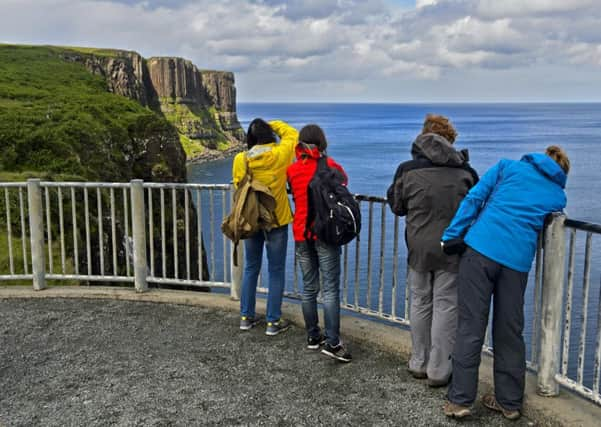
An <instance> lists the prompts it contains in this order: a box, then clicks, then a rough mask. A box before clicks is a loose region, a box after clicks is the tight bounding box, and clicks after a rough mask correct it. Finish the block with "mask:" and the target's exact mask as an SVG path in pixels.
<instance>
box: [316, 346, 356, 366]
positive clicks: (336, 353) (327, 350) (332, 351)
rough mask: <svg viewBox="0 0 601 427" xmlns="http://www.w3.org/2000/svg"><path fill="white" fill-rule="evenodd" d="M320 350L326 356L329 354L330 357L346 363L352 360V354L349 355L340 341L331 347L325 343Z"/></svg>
mask: <svg viewBox="0 0 601 427" xmlns="http://www.w3.org/2000/svg"><path fill="white" fill-rule="evenodd" d="M321 352H322V353H323V354H325V355H326V356H330V357H331V358H333V359H336V360H338V361H340V362H344V363H348V362H350V361H351V360H353V356H351V354H350V353H349V352H348V351H347V350H346V348H345V347H344V345H342V343H340V344H338V345H337V346H335V347H332V346H331V345H330V344H328V343H326V345H324V347H323V349H321Z"/></svg>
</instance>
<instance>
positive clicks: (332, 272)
mask: <svg viewBox="0 0 601 427" xmlns="http://www.w3.org/2000/svg"><path fill="white" fill-rule="evenodd" d="M296 257H297V260H298V264H299V265H300V268H301V271H302V273H303V298H302V301H303V303H302V307H303V317H304V318H305V327H306V329H307V334H308V335H309V336H310V337H313V338H317V337H319V335H320V333H321V332H320V330H319V325H318V322H319V319H318V315H317V294H318V293H319V285H320V283H319V282H320V280H319V277H320V275H321V280H322V282H323V316H324V321H325V322H324V323H325V336H326V341H327V343H328V344H330V345H331V346H337V345H338V344H339V343H340V247H338V246H330V245H326V244H324V243H321V242H319V241H316V242H306V241H305V242H296Z"/></svg>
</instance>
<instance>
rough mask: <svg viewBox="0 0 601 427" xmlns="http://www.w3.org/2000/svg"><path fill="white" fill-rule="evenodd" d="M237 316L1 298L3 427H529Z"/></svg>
mask: <svg viewBox="0 0 601 427" xmlns="http://www.w3.org/2000/svg"><path fill="white" fill-rule="evenodd" d="M237 326H238V316H237V315H235V314H233V313H227V312H221V311H215V310H212V309H204V308H199V307H188V306H177V305H167V304H152V303H141V302H122V301H112V300H61V299H39V300H38V299H35V300H33V299H32V300H19V299H17V300H14V299H11V300H0V425H3V424H5V425H7V426H18V425H28V426H29V425H56V426H59V425H60V426H64V425H86V426H94V425H115V424H116V425H198V424H212V425H214V424H219V425H234V424H244V425H322V424H325V425H354V426H357V425H401V426H446V425H458V424H460V425H465V426H473V425H487V426H502V425H511V426H523V425H532V423H530V422H529V421H528V420H526V419H524V418H522V419H521V420H519V421H518V422H507V421H505V420H504V419H503V418H502V417H501V416H500V415H497V414H493V413H491V412H490V411H488V410H487V409H486V408H483V407H482V406H481V405H480V404H478V405H477V406H476V408H475V416H474V417H473V418H472V419H471V420H470V421H467V422H461V423H457V422H455V421H453V420H449V419H447V418H445V416H444V415H443V414H442V411H441V408H442V405H443V403H444V394H445V391H444V390H441V389H437V390H432V389H429V388H428V387H427V386H426V385H425V383H424V382H423V381H421V382H420V381H416V380H414V379H412V378H411V377H410V376H409V375H408V374H407V373H406V371H405V364H404V363H403V361H402V360H400V359H398V357H396V356H392V355H390V354H388V353H384V352H381V351H379V350H378V349H376V348H370V347H369V346H364V345H358V344H355V343H352V342H351V343H348V344H349V349H350V350H351V351H352V354H353V357H354V361H353V362H352V363H350V364H340V363H337V362H335V361H332V360H330V359H327V358H326V357H325V356H322V355H320V354H319V353H317V352H310V351H309V350H305V348H304V342H305V335H304V331H303V330H302V329H301V328H300V327H298V326H295V327H293V328H292V329H291V330H289V331H288V332H286V333H285V334H283V335H280V336H277V337H267V336H265V334H264V324H263V325H259V327H258V328H255V329H253V330H252V331H250V332H240V331H239V330H238V328H237Z"/></svg>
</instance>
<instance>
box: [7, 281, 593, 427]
mask: <svg viewBox="0 0 601 427" xmlns="http://www.w3.org/2000/svg"><path fill="white" fill-rule="evenodd" d="M7 298H81V299H115V300H125V301H144V302H155V303H168V304H180V305H192V306H203V307H211V308H218V309H222V310H229V311H234V312H236V311H238V309H239V303H238V302H237V301H233V300H231V299H230V298H229V296H228V295H226V294H217V293H203V292H198V293H197V292H190V291H176V290H158V289H153V290H151V291H149V292H144V293H136V292H135V291H134V290H133V289H131V288H108V287H76V286H73V287H51V288H47V289H45V290H43V291H35V290H33V288H31V287H25V286H0V299H7ZM257 309H258V311H259V312H262V313H264V312H265V301H264V300H263V299H259V300H258V301H257ZM282 312H283V313H284V317H286V318H287V319H290V320H291V321H292V322H294V323H295V324H297V325H298V326H300V327H303V318H302V314H301V310H300V307H299V306H298V304H292V303H284V304H283V306H282ZM341 330H342V334H343V336H344V337H348V338H351V339H352V340H353V341H357V342H361V343H366V344H369V345H376V346H378V347H379V348H381V349H383V350H385V351H388V352H390V353H393V354H397V355H400V356H402V357H403V358H405V359H407V358H408V357H409V355H410V353H411V336H410V334H409V331H407V330H404V329H401V328H396V327H392V326H389V325H386V324H384V323H378V322H373V321H370V320H366V319H362V318H358V317H354V316H342V318H341ZM492 365H493V363H492V358H489V357H483V359H482V364H481V367H480V383H481V384H480V390H486V391H490V390H492V385H493V376H492ZM442 404H443V402H441V407H442ZM523 412H524V415H525V416H526V417H528V418H530V419H531V420H534V421H536V422H537V424H538V425H557V424H559V425H565V426H583V427H584V426H597V425H599V420H601V408H600V407H598V406H596V405H594V404H593V403H591V402H588V401H586V400H584V399H583V398H580V397H578V396H576V395H573V394H572V393H570V392H567V391H564V390H562V391H561V394H560V395H559V396H558V397H554V398H546V397H541V396H539V395H537V394H536V377H535V376H534V375H532V374H528V375H527V377H526V400H525V402H524V408H523Z"/></svg>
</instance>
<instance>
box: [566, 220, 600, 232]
mask: <svg viewBox="0 0 601 427" xmlns="http://www.w3.org/2000/svg"><path fill="white" fill-rule="evenodd" d="M564 225H565V226H566V227H569V228H575V229H576V230H581V231H587V232H590V233H595V234H601V224H595V223H592V222H585V221H578V220H576V219H569V218H566V220H565V223H564Z"/></svg>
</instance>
